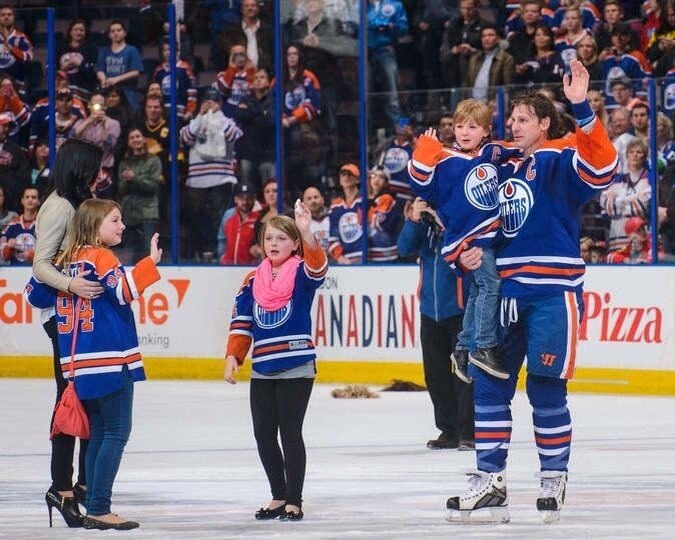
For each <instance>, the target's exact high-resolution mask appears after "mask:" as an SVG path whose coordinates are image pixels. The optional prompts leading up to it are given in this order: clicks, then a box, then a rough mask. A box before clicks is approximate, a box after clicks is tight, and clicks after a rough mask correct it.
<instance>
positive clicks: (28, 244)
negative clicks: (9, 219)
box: [0, 216, 35, 266]
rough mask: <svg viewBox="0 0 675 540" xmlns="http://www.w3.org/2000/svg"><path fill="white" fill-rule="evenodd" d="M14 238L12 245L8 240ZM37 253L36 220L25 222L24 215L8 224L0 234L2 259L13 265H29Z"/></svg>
mask: <svg viewBox="0 0 675 540" xmlns="http://www.w3.org/2000/svg"><path fill="white" fill-rule="evenodd" d="M12 239H13V240H14V242H15V244H14V246H13V247H10V246H9V244H8V242H9V241H10V240H12ZM34 254H35V221H31V222H25V221H24V219H23V216H22V217H20V218H19V219H18V220H16V221H14V222H13V223H10V224H9V225H7V228H6V229H5V230H4V232H3V233H2V236H0V259H1V260H2V261H4V262H7V263H9V264H11V265H19V266H27V265H29V264H32V263H33V255H34Z"/></svg>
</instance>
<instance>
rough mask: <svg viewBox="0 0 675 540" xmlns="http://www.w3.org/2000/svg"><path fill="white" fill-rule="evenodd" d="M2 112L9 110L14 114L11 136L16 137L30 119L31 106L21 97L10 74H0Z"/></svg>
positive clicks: (0, 107)
mask: <svg viewBox="0 0 675 540" xmlns="http://www.w3.org/2000/svg"><path fill="white" fill-rule="evenodd" d="M0 112H7V113H11V115H12V120H13V126H12V130H11V131H10V136H11V137H14V136H15V135H16V134H17V133H18V132H19V129H20V128H22V127H23V126H25V125H27V124H28V122H29V121H30V116H31V114H30V107H28V105H26V104H25V103H24V102H23V100H22V99H21V96H20V95H19V93H18V92H17V90H16V86H15V85H14V81H13V80H12V78H11V77H10V76H9V75H2V76H0Z"/></svg>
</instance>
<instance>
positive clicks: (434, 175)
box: [408, 135, 520, 264]
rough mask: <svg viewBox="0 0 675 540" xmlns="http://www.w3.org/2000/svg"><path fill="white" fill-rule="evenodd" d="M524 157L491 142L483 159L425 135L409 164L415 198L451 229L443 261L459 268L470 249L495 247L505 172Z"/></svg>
mask: <svg viewBox="0 0 675 540" xmlns="http://www.w3.org/2000/svg"><path fill="white" fill-rule="evenodd" d="M518 154H520V150H517V149H514V148H508V147H506V146H504V145H502V144H501V143H488V144H486V145H485V146H483V147H482V148H481V149H480V150H479V151H478V154H477V155H471V154H467V153H464V152H461V151H459V150H454V149H448V148H443V147H442V145H441V143H440V142H439V141H437V140H435V139H432V138H430V137H426V136H424V135H423V136H421V137H420V138H419V139H418V141H417V148H416V149H415V152H414V153H413V158H412V159H411V160H410V162H409V163H408V174H409V177H410V185H411V188H412V190H413V192H414V193H415V195H417V196H419V197H421V198H422V199H424V200H425V201H427V202H429V203H431V204H432V205H433V206H435V208H436V213H437V214H438V217H439V218H440V219H441V221H442V222H443V225H444V226H445V234H444V238H443V247H442V249H441V253H442V255H443V258H444V259H445V260H446V261H447V262H448V263H450V264H454V262H455V260H456V259H457V257H459V255H460V253H461V252H462V251H464V249H466V246H479V247H490V246H492V245H493V244H494V242H495V239H496V237H497V232H498V229H499V196H498V193H497V190H498V186H499V178H500V174H501V167H500V165H499V163H502V162H504V161H507V160H508V159H510V158H511V157H515V156H516V155H518Z"/></svg>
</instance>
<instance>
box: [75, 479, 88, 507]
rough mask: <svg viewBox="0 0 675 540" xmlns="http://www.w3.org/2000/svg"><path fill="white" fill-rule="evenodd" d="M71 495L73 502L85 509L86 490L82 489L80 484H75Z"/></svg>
mask: <svg viewBox="0 0 675 540" xmlns="http://www.w3.org/2000/svg"><path fill="white" fill-rule="evenodd" d="M73 493H74V494H75V502H76V503H77V504H81V505H82V506H84V507H85V508H86V507H87V505H86V502H87V488H86V487H82V486H81V485H80V484H75V485H74V486H73Z"/></svg>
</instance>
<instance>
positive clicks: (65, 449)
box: [43, 317, 88, 491]
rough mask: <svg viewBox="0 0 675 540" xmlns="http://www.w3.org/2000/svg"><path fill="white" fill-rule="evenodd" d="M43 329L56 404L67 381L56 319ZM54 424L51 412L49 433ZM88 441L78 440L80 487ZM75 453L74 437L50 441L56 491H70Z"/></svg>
mask: <svg viewBox="0 0 675 540" xmlns="http://www.w3.org/2000/svg"><path fill="white" fill-rule="evenodd" d="M43 328H44V329H45V332H47V335H48V336H49V339H51V340H52V348H53V350H54V380H55V381H56V402H55V403H58V402H59V400H60V399H61V395H62V394H63V391H64V390H65V389H66V387H67V386H68V381H67V379H64V378H63V375H62V374H61V362H60V359H61V354H60V351H59V340H58V334H57V332H56V317H52V318H51V319H49V320H48V321H47V322H46V323H44V325H43ZM53 423H54V413H53V412H52V419H51V422H50V423H49V431H50V432H51V429H52V425H53ZM87 443H88V441H86V440H82V439H80V457H79V460H78V464H79V470H78V472H77V482H78V484H81V485H83V486H84V485H86V484H87V480H86V477H85V475H84V456H85V454H86V453H87ZM74 452H75V437H73V436H71V435H64V434H63V433H60V434H58V435H56V436H55V437H54V438H53V439H52V463H51V471H52V488H53V489H55V490H56V491H70V490H71V489H73V453H74Z"/></svg>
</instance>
